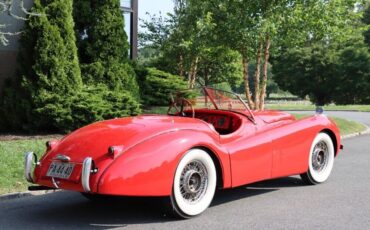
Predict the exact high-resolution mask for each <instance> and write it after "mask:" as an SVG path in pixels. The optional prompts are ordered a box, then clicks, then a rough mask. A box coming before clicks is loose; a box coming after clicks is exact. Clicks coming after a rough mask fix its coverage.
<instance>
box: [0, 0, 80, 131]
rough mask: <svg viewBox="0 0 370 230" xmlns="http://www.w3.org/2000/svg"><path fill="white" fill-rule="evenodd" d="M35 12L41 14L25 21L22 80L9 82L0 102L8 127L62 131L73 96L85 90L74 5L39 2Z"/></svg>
mask: <svg viewBox="0 0 370 230" xmlns="http://www.w3.org/2000/svg"><path fill="white" fill-rule="evenodd" d="M34 11H35V12H38V13H41V14H42V16H40V17H31V18H30V19H29V20H28V21H27V23H26V27H25V32H24V34H23V35H22V38H21V47H22V48H21V49H20V50H21V52H20V54H19V69H18V76H19V77H18V79H16V82H13V83H8V89H7V90H5V94H4V95H3V100H2V102H1V103H2V116H3V117H4V123H5V126H4V127H8V128H10V129H16V130H18V129H29V130H58V129H59V128H60V126H61V124H63V125H64V124H69V123H70V122H71V120H70V111H69V108H68V97H71V96H73V95H74V94H75V92H77V91H78V90H80V89H81V87H82V81H81V76H80V68H79V64H78V58H77V49H76V45H75V37H74V31H73V26H74V25H73V19H72V14H71V13H72V1H67V2H66V1H61V0H55V1H53V2H50V3H47V4H45V5H42V4H41V3H40V1H35V7H34ZM18 101H21V103H18ZM14 116H15V117H14ZM14 118H18V119H19V120H14ZM9 126H10V127H9Z"/></svg>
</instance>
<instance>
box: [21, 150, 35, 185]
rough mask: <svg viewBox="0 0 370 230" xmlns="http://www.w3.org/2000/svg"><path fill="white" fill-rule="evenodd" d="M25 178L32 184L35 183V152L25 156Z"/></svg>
mask: <svg viewBox="0 0 370 230" xmlns="http://www.w3.org/2000/svg"><path fill="white" fill-rule="evenodd" d="M24 160H25V161H24V176H25V178H26V180H27V181H28V182H30V183H34V179H33V175H32V174H33V172H32V165H33V164H37V163H36V162H37V156H36V154H35V153H33V152H27V153H26V154H25V156H24Z"/></svg>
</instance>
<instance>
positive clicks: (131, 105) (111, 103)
mask: <svg viewBox="0 0 370 230" xmlns="http://www.w3.org/2000/svg"><path fill="white" fill-rule="evenodd" d="M70 108H71V114H72V120H73V125H72V129H75V128H79V127H82V126H84V125H86V124H89V123H91V122H95V121H101V120H106V119H112V118H118V117H125V116H134V115H137V114H139V113H140V112H141V111H140V106H139V104H138V103H137V102H136V100H135V99H134V98H133V97H132V96H131V94H130V93H129V92H127V91H122V92H115V91H111V90H109V89H108V88H107V87H106V86H105V85H98V86H88V87H86V88H84V89H83V90H82V91H81V92H79V93H78V94H77V95H76V96H75V97H74V98H72V100H71V106H70ZM70 128H71V127H64V129H67V130H68V129H70Z"/></svg>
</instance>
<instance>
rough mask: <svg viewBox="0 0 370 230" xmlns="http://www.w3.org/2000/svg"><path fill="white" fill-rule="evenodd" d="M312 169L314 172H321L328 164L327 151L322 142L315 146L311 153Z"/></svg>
mask: <svg viewBox="0 0 370 230" xmlns="http://www.w3.org/2000/svg"><path fill="white" fill-rule="evenodd" d="M311 160H312V168H313V170H315V171H316V172H318V173H320V172H322V171H323V170H324V169H325V168H326V167H327V166H328V163H329V149H328V146H327V145H326V143H325V142H324V141H320V142H319V143H317V144H316V146H315V148H314V150H313V153H312V159H311Z"/></svg>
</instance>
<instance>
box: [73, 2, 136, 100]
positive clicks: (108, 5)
mask: <svg viewBox="0 0 370 230" xmlns="http://www.w3.org/2000/svg"><path fill="white" fill-rule="evenodd" d="M122 13H123V12H122V10H121V8H120V1H119V0H105V1H100V0H92V1H90V0H75V1H74V20H75V22H76V34H77V39H78V42H77V44H78V47H79V58H80V63H82V64H83V65H82V73H83V79H84V81H85V82H86V83H88V84H99V83H103V84H105V85H107V86H108V87H109V88H110V89H114V90H118V91H122V90H128V91H130V92H131V93H132V94H133V95H134V96H135V97H137V98H138V96H139V88H138V85H137V82H136V75H135V72H134V71H133V68H132V67H131V65H130V64H129V60H128V49H129V44H128V39H127V35H126V32H125V30H124V18H123V14H122Z"/></svg>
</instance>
